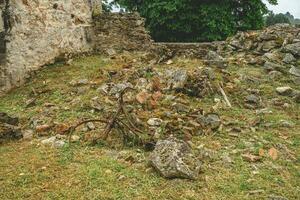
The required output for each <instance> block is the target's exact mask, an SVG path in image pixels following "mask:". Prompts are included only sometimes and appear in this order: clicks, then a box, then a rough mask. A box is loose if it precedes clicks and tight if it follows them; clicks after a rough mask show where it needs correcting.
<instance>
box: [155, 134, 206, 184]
mask: <svg viewBox="0 0 300 200" xmlns="http://www.w3.org/2000/svg"><path fill="white" fill-rule="evenodd" d="M150 164H151V165H152V166H153V167H154V168H155V169H156V170H157V171H158V172H159V173H160V174H161V175H162V176H163V177H165V178H187V179H197V177H198V175H199V171H200V166H201V165H200V161H198V159H197V158H196V157H195V155H194V154H193V153H192V150H191V147H190V146H189V145H188V144H187V143H185V142H184V141H181V140H178V139H175V138H168V139H166V140H160V141H158V142H157V144H156V146H155V149H154V151H153V152H152V153H151V155H150Z"/></svg>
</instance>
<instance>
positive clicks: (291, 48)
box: [283, 42, 300, 57]
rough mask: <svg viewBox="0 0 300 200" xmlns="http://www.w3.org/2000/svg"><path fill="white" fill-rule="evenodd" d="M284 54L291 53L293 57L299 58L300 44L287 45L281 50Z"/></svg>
mask: <svg viewBox="0 0 300 200" xmlns="http://www.w3.org/2000/svg"><path fill="white" fill-rule="evenodd" d="M283 51H284V52H287V53H291V54H293V55H294V56H296V57H297V56H298V57H300V42H297V43H294V44H288V45H286V46H285V47H284V48H283Z"/></svg>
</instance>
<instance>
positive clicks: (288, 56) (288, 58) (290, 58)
mask: <svg viewBox="0 0 300 200" xmlns="http://www.w3.org/2000/svg"><path fill="white" fill-rule="evenodd" d="M282 61H283V62H284V63H286V64H291V63H293V62H295V61H296V58H295V57H294V56H293V54H291V53H287V54H285V56H284V58H283V60H282Z"/></svg>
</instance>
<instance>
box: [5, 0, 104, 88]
mask: <svg viewBox="0 0 300 200" xmlns="http://www.w3.org/2000/svg"><path fill="white" fill-rule="evenodd" d="M97 2H100V0H64V1H62V0H42V1H36V0H0V9H1V10H0V15H1V17H0V93H1V91H2V92H3V91H5V90H8V89H10V88H12V87H14V86H18V85H20V84H22V83H23V82H24V80H25V79H26V77H27V76H28V74H29V73H30V72H31V71H33V70H36V69H38V68H39V67H41V66H43V65H45V64H48V63H51V62H53V61H54V59H55V58H57V57H58V56H61V55H64V54H72V53H78V52H85V51H89V50H90V49H91V44H90V42H89V29H90V27H91V24H92V12H95V10H94V9H93V7H92V5H93V4H97Z"/></svg>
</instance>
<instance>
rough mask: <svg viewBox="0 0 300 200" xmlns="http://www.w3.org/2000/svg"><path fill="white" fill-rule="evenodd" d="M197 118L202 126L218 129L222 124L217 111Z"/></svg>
mask: <svg viewBox="0 0 300 200" xmlns="http://www.w3.org/2000/svg"><path fill="white" fill-rule="evenodd" d="M197 120H198V122H199V123H200V124H201V125H202V126H204V127H206V128H210V129H212V130H216V129H218V128H219V127H220V126H221V119H220V116H219V115H218V114H216V113H208V114H206V115H205V116H202V115H201V116H199V117H198V119H197Z"/></svg>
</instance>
